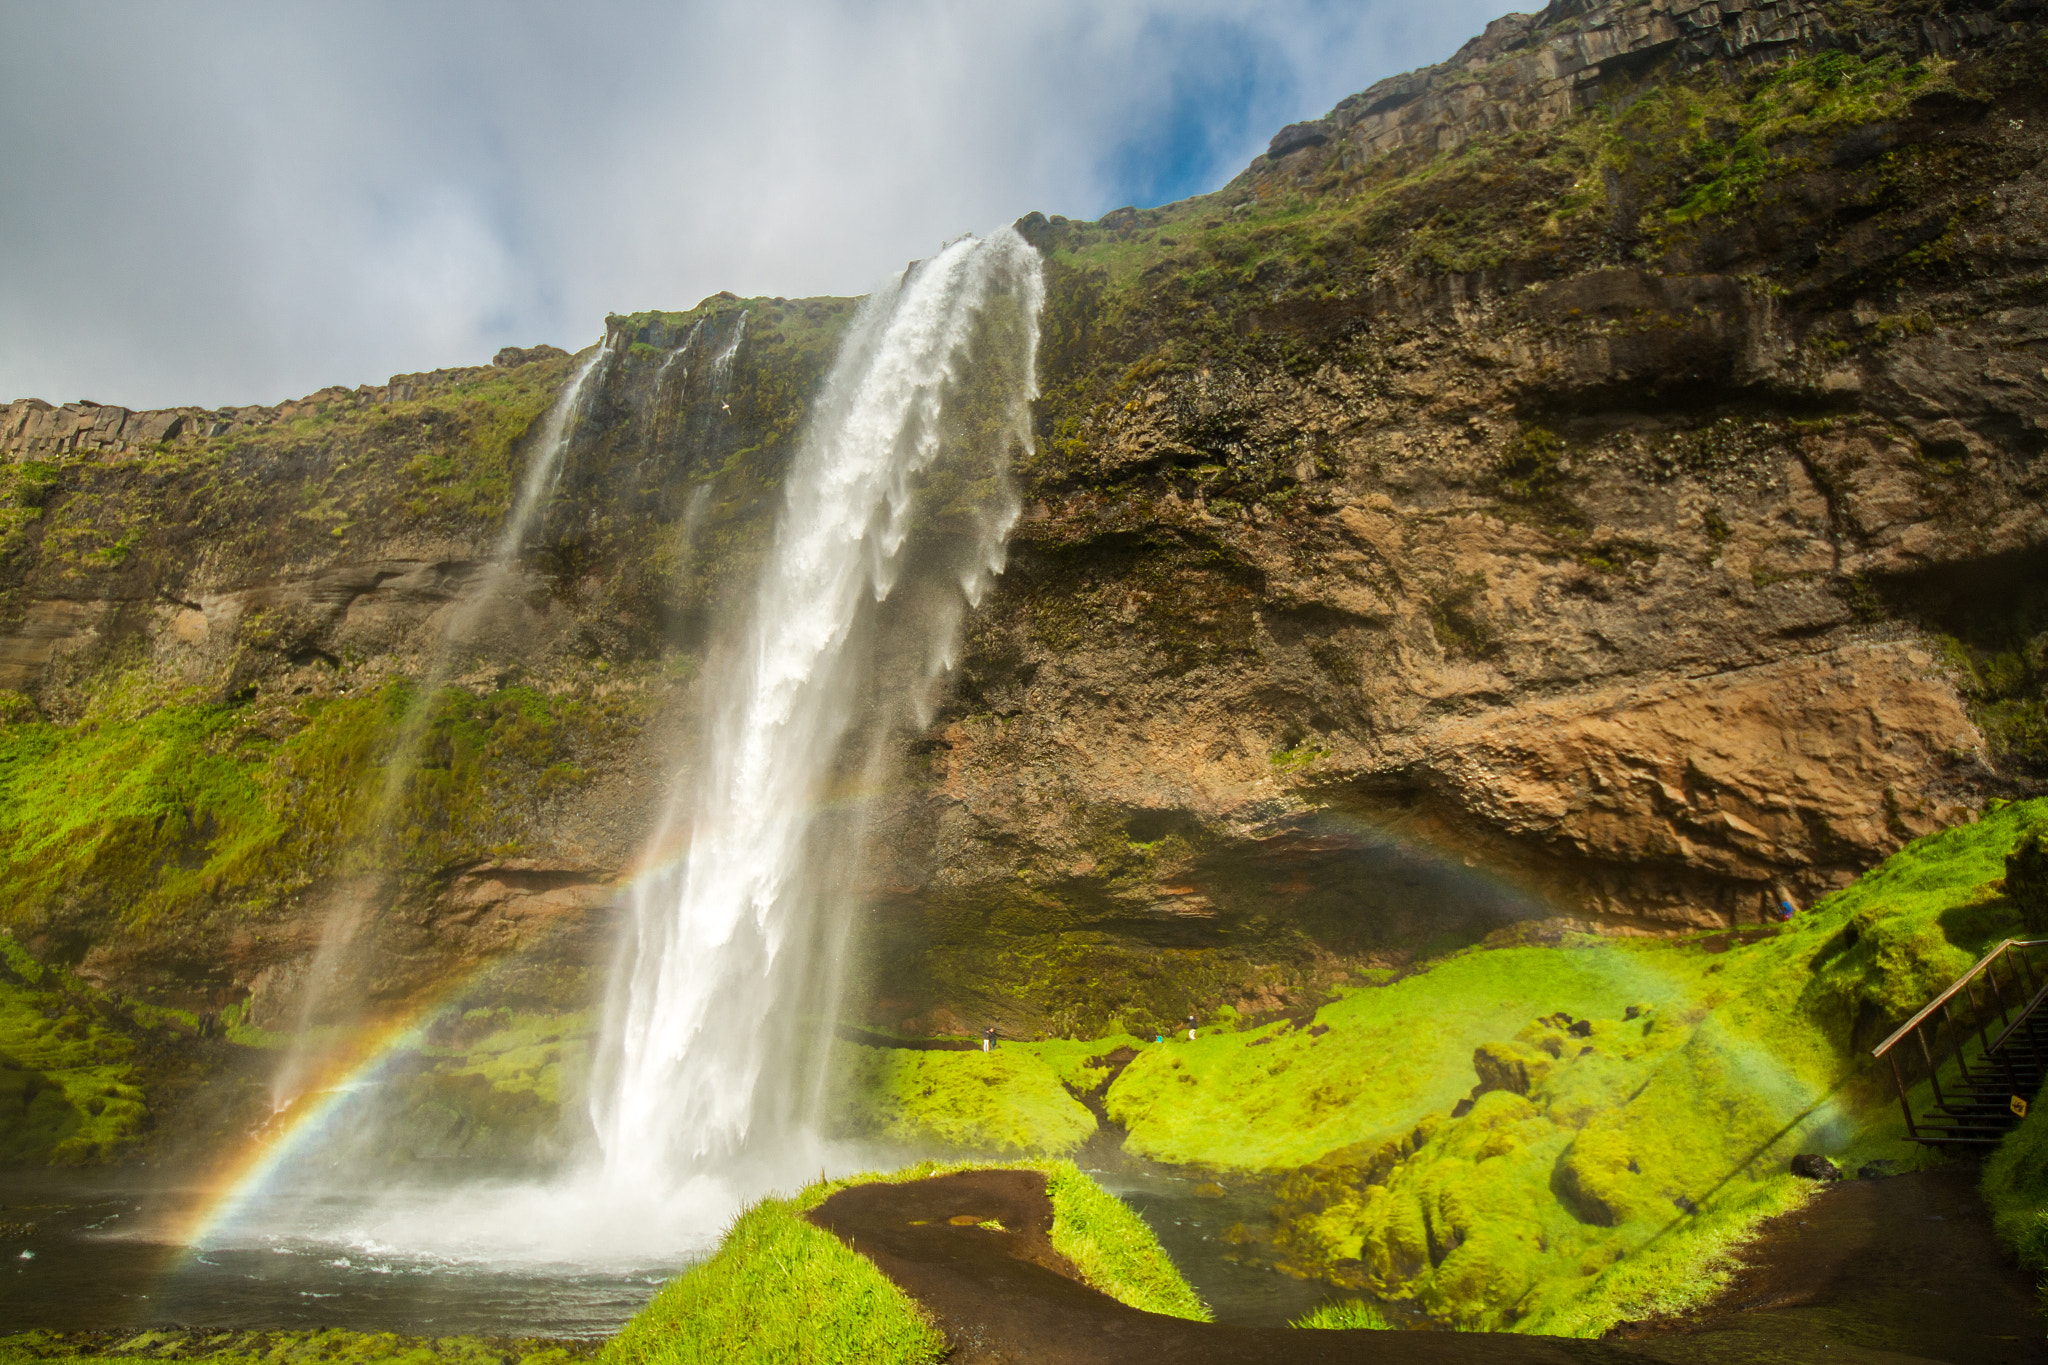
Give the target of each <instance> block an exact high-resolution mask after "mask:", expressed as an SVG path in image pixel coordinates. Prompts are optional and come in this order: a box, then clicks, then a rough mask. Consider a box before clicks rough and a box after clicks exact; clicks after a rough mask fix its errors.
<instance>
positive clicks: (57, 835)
mask: <svg viewBox="0 0 2048 1365" xmlns="http://www.w3.org/2000/svg"><path fill="white" fill-rule="evenodd" d="M127 700H128V699H127V698H125V697H124V696H123V695H122V691H121V689H120V688H118V687H113V688H109V689H108V690H107V691H106V692H105V693H103V695H102V697H101V701H100V704H99V706H98V707H97V708H96V710H95V712H94V713H93V715H92V716H91V717H89V718H88V719H87V720H86V721H84V722H82V723H80V724H78V725H73V726H57V725H52V724H49V723H47V722H41V721H27V722H20V723H16V724H12V725H7V726H4V727H0V878H4V879H5V880H6V883H7V885H8V886H9V887H10V888H11V890H12V892H13V895H12V897H11V901H10V904H9V906H8V909H7V912H6V914H7V916H8V917H9V918H11V919H13V920H15V921H16V922H19V921H21V920H23V919H34V918H38V917H40V916H42V915H44V914H48V913H50V912H52V911H55V910H58V909H60V908H62V907H65V906H69V905H73V904H77V903H81V902H84V903H90V904H94V905H98V906H108V907H113V908H115V909H116V911H117V913H118V914H119V915H120V916H121V917H122V918H123V919H125V920H127V921H129V922H131V923H145V922H147V921H149V920H151V919H153V918H155V917H156V916H158V915H162V914H167V913H172V914H178V913H191V912H192V911H194V910H195V909H196V908H198V907H202V906H210V905H216V904H220V903H229V904H232V903H234V902H236V901H238V900H244V899H247V898H249V897H251V896H253V895H258V894H262V893H264V892H266V891H272V890H276V889H279V888H288V887H291V886H295V885H303V884H304V883H305V882H306V881H308V880H310V879H311V878H312V877H315V876H318V875H320V874H322V873H324V872H328V871H336V870H339V871H353V870H357V864H358V863H361V864H364V865H376V866H385V865H387V863H388V856H389V854H388V849H389V845H387V844H386V843H385V842H383V836H384V832H385V831H384V829H383V828H382V827H381V825H380V819H379V817H380V816H382V815H384V814H385V812H384V811H383V809H382V806H381V801H382V798H383V794H384V792H385V790H386V786H387V783H388V776H387V771H386V770H387V767H388V765H390V764H392V763H394V762H400V761H403V760H404V758H405V757H406V752H405V751H406V750H407V749H408V748H409V746H408V745H406V744H404V743H403V742H402V741H403V740H404V739H406V738H408V737H410V736H411V735H412V734H414V733H418V734H419V736H420V738H419V742H418V746H417V749H416V750H414V751H413V752H414V753H415V754H416V756H417V759H418V762H417V766H416V767H414V768H411V769H409V770H408V771H407V772H406V773H405V774H404V775H403V779H404V780H403V781H401V782H400V783H399V787H398V799H397V803H396V808H395V811H394V812H393V813H392V819H391V821H390V834H391V836H392V842H394V843H395V844H396V845H397V847H398V848H399V849H400V850H401V853H402V858H401V862H402V865H404V866H406V867H409V868H411V869H414V870H416V871H432V870H437V869H439V868H442V867H446V866H448V865H450V864H453V863H457V862H460V861H463V860H473V859H476V858H479V857H483V856H487V855H490V854H493V853H499V854H502V853H505V852H509V851H511V850H513V849H514V848H516V846H517V841H518V838H519V836H520V833H521V831H522V828H523V822H524V820H525V819H526V818H527V817H528V814H529V812H531V811H532V810H533V809H535V808H536V807H538V806H541V805H543V804H544V803H545V802H546V801H547V800H548V799H549V797H551V796H552V795H553V794H555V793H556V792H558V791H561V790H564V789H568V788H573V787H575V786H577V785H580V784H581V783H583V782H584V781H586V780H588V779H587V775H586V774H587V769H586V768H585V766H584V764H583V763H581V762H579V761H577V760H578V759H579V757H581V756H583V755H584V754H587V753H588V752H590V751H591V750H592V749H593V748H601V747H602V746H604V745H607V744H609V743H610V742H611V741H612V740H613V739H614V738H615V737H616V736H617V735H618V734H619V733H621V732H622V731H623V730H625V729H627V728H629V727H631V726H632V725H633V724H635V723H636V721H637V712H636V711H635V710H634V707H635V705H636V703H635V702H634V701H633V700H631V699H625V698H606V699H603V700H600V701H583V700H580V699H578V698H576V697H573V696H549V695H545V694H542V693H539V692H535V691H532V690H530V689H526V688H518V687H514V688H506V689H502V690H500V691H497V692H493V693H488V694H485V695H481V696H479V695H477V694H474V693H471V692H468V691H466V690H464V689H462V688H455V687H450V688H445V689H442V690H441V691H440V692H438V693H436V694H435V696H434V697H433V698H432V699H431V700H430V701H429V703H428V705H427V713H426V715H425V716H424V717H423V718H422V719H421V720H420V721H418V722H417V723H415V721H414V719H413V715H412V708H413V706H414V705H415V699H414V694H413V692H412V691H411V689H410V688H409V687H407V686H406V685H405V684H402V683H394V684H392V685H390V686H387V687H386V688H384V689H382V690H381V691H379V692H377V693H375V694H372V695H369V696H362V697H343V698H337V699H334V700H330V701H315V702H309V703H306V704H304V705H303V706H301V707H300V709H299V712H298V717H297V719H298V721H299V729H298V731H297V733H295V734H293V735H292V736H291V737H290V738H288V739H285V740H283V741H282V742H278V741H274V740H271V739H270V738H268V737H267V734H266V733H265V732H264V731H263V730H261V729H257V728H255V726H254V725H252V720H253V718H252V717H251V716H249V715H248V714H247V713H245V712H244V711H242V710H240V709H239V708H236V707H230V706H220V705H205V704H190V703H184V704H177V703H174V704H171V705H164V706H159V707H157V708H156V709H148V708H146V707H142V706H135V707H130V706H128V705H127V704H126V702H127ZM137 711H141V712H143V713H142V714H139V715H138V714H136V712H137ZM515 792H516V793H518V796H517V797H516V798H514V799H508V794H509V793H515ZM373 826H378V827H376V828H373Z"/></svg>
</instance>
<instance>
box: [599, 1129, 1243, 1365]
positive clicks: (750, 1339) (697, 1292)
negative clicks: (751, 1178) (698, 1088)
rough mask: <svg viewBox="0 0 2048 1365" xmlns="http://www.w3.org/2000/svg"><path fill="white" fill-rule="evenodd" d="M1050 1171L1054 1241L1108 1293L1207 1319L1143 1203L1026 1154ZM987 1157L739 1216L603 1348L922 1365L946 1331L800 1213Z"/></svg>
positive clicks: (821, 1191)
mask: <svg viewBox="0 0 2048 1365" xmlns="http://www.w3.org/2000/svg"><path fill="white" fill-rule="evenodd" d="M1022 1164H1024V1165H1026V1166H1028V1167H1029V1168H1030V1169H1032V1170H1042V1171H1044V1172H1045V1173H1046V1192H1047V1194H1048V1195H1049V1196H1050V1198H1051V1200H1052V1205H1053V1228H1052V1244H1053V1247H1054V1249H1055V1250H1057V1251H1059V1252H1060V1254H1062V1255H1064V1256H1066V1257H1067V1259H1069V1260H1070V1261H1072V1262H1073V1263H1074V1265H1075V1266H1076V1268H1077V1269H1079V1270H1080V1271H1081V1273H1082V1276H1083V1277H1084V1278H1085V1279H1086V1280H1087V1281H1088V1283H1090V1284H1091V1285H1093V1286H1094V1287H1095V1288H1097V1289H1100V1290H1101V1291H1102V1292H1104V1293H1105V1294H1108V1295H1110V1296H1111V1297H1112V1298H1115V1299H1117V1300H1118V1301H1120V1302H1122V1303H1127V1304H1129V1305H1131V1306H1132V1307H1134V1308H1141V1309H1144V1310H1145V1311H1147V1312H1153V1313H1169V1314H1171V1315H1173V1316H1175V1317H1182V1318H1189V1319H1192V1320H1195V1321H1207V1320H1208V1318H1209V1311H1208V1308H1207V1307H1206V1306H1205V1305H1204V1304H1203V1303H1202V1302H1201V1300H1200V1299H1198V1298H1197V1297H1196V1296H1195V1293H1194V1291H1193V1290H1192V1289H1190V1288H1189V1287H1188V1285H1187V1282H1186V1281H1184V1280H1183V1279H1181V1277H1180V1273H1179V1272H1178V1271H1177V1270H1175V1269H1174V1267H1173V1263H1172V1261H1171V1260H1169V1259H1168V1258H1167V1256H1166V1253H1165V1252H1164V1251H1163V1250H1162V1249H1161V1248H1160V1246H1159V1242H1158V1239H1157V1238H1155V1237H1154V1236H1153V1235H1152V1231H1151V1229H1150V1228H1148V1227H1146V1226H1145V1224H1144V1222H1143V1220H1141V1219H1140V1218H1139V1217H1138V1216H1137V1215H1136V1214H1135V1213H1133V1212H1131V1210H1130V1209H1129V1208H1128V1207H1126V1206H1125V1205H1124V1203H1123V1202H1122V1201H1121V1200H1119V1199H1117V1198H1116V1197H1115V1196H1114V1195H1111V1194H1110V1193H1108V1192H1107V1191H1105V1190H1104V1189H1102V1187H1101V1186H1099V1185H1097V1184H1096V1183H1095V1182H1094V1181H1092V1180H1090V1179H1089V1178H1088V1177H1087V1176H1085V1175H1083V1174H1081V1172H1080V1171H1079V1170H1078V1169H1077V1168H1076V1167H1075V1166H1074V1165H1073V1163H1071V1162H1065V1161H1045V1162H1028V1163H1022ZM976 1169H987V1167H986V1166H985V1165H984V1164H982V1163H972V1162H955V1163H943V1162H924V1163H922V1164H920V1165H916V1166H912V1167H908V1168H906V1169H904V1170H901V1171H896V1172H893V1173H890V1174H886V1175H882V1174H870V1175H860V1176H853V1177H850V1178H848V1179H845V1180H826V1181H821V1182H819V1183H818V1184H815V1185H812V1186H809V1187H808V1188H806V1189H805V1190H803V1191H802V1192H801V1193H799V1194H798V1195H797V1196H796V1197H795V1198H793V1199H767V1200H763V1201H762V1202H761V1203H759V1204H756V1205H754V1206H753V1207H752V1208H750V1209H748V1210H747V1211H746V1212H744V1213H742V1214H741V1215H740V1216H739V1218H738V1219H737V1220H736V1221H735V1222H734V1224H733V1226H732V1228H731V1229H730V1230H729V1231H728V1232H727V1233H726V1235H725V1239H724V1241H722V1242H721V1243H720V1244H719V1248H718V1250H717V1252H715V1253H714V1254H713V1255H712V1257H711V1258H710V1259H709V1260H707V1261H705V1262H703V1263H702V1264H701V1265H698V1266H695V1267H693V1268H692V1269H690V1270H688V1271H686V1272H684V1273H683V1274H682V1275H679V1276H678V1277H676V1278H675V1279H674V1280H671V1281H670V1282H669V1283H668V1284H667V1285H666V1286H665V1287H663V1289H662V1290H661V1292H660V1293H658V1294H656V1295H655V1296H654V1300H653V1302H651V1303H649V1304H648V1306H647V1307H646V1308H645V1309H643V1310H642V1311H641V1312H640V1314H639V1315H638V1316H636V1317H635V1318H634V1319H633V1320H632V1321H631V1322H629V1323H627V1324H626V1327H625V1329H624V1330H623V1331H621V1332H620V1333H619V1335H618V1336H617V1337H615V1338H613V1340H612V1342H611V1344H610V1345H608V1346H607V1347H606V1348H605V1350H604V1353H603V1356H602V1359H603V1360H605V1361H607V1362H629V1361H630V1362H641V1361H645V1362H650V1365H652V1363H656V1362H658V1363H659V1365H697V1362H699V1361H703V1362H716V1365H754V1363H755V1362H759V1363H760V1365H770V1362H773V1363H774V1365H783V1363H784V1362H791V1361H816V1362H819V1365H825V1363H826V1362H834V1363H835V1365H836V1363H837V1362H847V1365H854V1363H855V1362H858V1365H899V1363H901V1365H925V1362H935V1361H938V1360H940V1359H943V1358H944V1356H945V1353H946V1343H945V1339H944V1338H943V1337H942V1336H941V1335H940V1334H939V1332H938V1329H937V1328H936V1327H934V1326H933V1325H932V1323H931V1321H930V1319H929V1318H928V1317H927V1315H926V1314H925V1313H924V1311H923V1310H922V1309H920V1308H919V1307H918V1306H917V1304H916V1303H915V1302H914V1301H912V1300H911V1299H910V1297H909V1296H908V1295H906V1294H904V1292H903V1291H902V1290H900V1289H898V1288H897V1287H896V1286H895V1284H894V1283H892V1282H891V1281H890V1280H889V1279H888V1278H887V1277H886V1276H884V1275H883V1274H882V1273H881V1272H880V1271H879V1270H877V1269H876V1268H875V1266H874V1263H873V1262H871V1261H869V1260H868V1259H867V1258H866V1257H865V1256H861V1255H858V1254H856V1253H854V1252H852V1251H850V1250H848V1249H847V1248H846V1246H845V1245H844V1244H843V1243H841V1242H840V1241H839V1239H838V1238H836V1237H834V1236H832V1234H830V1233H828V1232H825V1231H823V1230H821V1229H819V1228H816V1227H813V1226H812V1225H811V1224H810V1223H808V1222H806V1221H805V1220H804V1219H803V1218H802V1217H801V1215H802V1214H803V1213H805V1212H806V1211H808V1210H810V1209H814V1208H816V1207H817V1206H818V1205H819V1204H822V1203H823V1202H824V1201H825V1200H826V1199H827V1198H829V1197H830V1196H831V1195H832V1194H834V1193H835V1192H837V1191H839V1190H842V1189H845V1188H847V1187H849V1186H851V1185H859V1184H868V1183H872V1182H874V1181H878V1180H886V1181H892V1182H894V1181H906V1180H922V1179H924V1178H925V1177H927V1176H933V1175H943V1174H946V1173H948V1172H951V1171H961V1170H976Z"/></svg>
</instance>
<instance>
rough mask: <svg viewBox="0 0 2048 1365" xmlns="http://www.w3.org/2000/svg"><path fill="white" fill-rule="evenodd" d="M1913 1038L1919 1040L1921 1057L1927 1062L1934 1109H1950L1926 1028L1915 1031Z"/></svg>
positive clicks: (1928, 1080) (1928, 1081)
mask: <svg viewBox="0 0 2048 1365" xmlns="http://www.w3.org/2000/svg"><path fill="white" fill-rule="evenodd" d="M1913 1037H1914V1038H1916V1039H1918V1040H1919V1043H1920V1055H1921V1056H1922V1057H1923V1058H1925V1059H1926V1061H1927V1084H1928V1086H1929V1087H1930V1088H1932V1089H1933V1091H1934V1107H1935V1108H1937V1109H1946V1108H1948V1100H1947V1099H1946V1098H1945V1097H1944V1096H1943V1095H1942V1093H1941V1068H1940V1067H1938V1066H1936V1065H1935V1064H1934V1053H1933V1052H1932V1051H1930V1050H1929V1049H1928V1046H1927V1033H1926V1030H1925V1026H1924V1025H1923V1026H1922V1027H1920V1028H1916V1029H1914V1030H1913Z"/></svg>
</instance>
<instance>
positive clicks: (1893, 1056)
mask: <svg viewBox="0 0 2048 1365" xmlns="http://www.w3.org/2000/svg"><path fill="white" fill-rule="evenodd" d="M1914 1032H1915V1034H1916V1035H1917V1034H1918V1032H1919V1030H1917V1029H1916V1030H1914ZM1886 1060H1887V1061H1889V1062H1890V1063H1891V1064H1892V1084H1893V1085H1895V1086H1897V1087H1898V1088H1899V1108H1901V1109H1903V1110H1905V1111H1906V1140H1907V1141H1909V1142H1918V1141H1919V1140H1920V1130H1919V1129H1918V1128H1916V1127H1914V1126H1913V1102H1912V1101H1911V1100H1909V1099H1907V1098H1906V1078H1905V1077H1904V1076H1902V1075H1900V1074H1899V1054H1898V1053H1896V1052H1892V1053H1888V1054H1886Z"/></svg>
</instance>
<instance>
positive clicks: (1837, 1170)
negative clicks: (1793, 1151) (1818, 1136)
mask: <svg viewBox="0 0 2048 1365" xmlns="http://www.w3.org/2000/svg"><path fill="white" fill-rule="evenodd" d="M1792 1174H1794V1175H1797V1176H1804V1177H1805V1178H1806V1179H1808V1180H1840V1179H1841V1178H1842V1168H1841V1167H1840V1166H1837V1165H1836V1164H1835V1163H1834V1162H1832V1161H1830V1160H1828V1159H1827V1158H1826V1157H1824V1156H1821V1155H1819V1154H1818V1153H1814V1152H1802V1153H1800V1154H1799V1155H1798V1156H1795V1157H1793V1158H1792Z"/></svg>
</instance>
